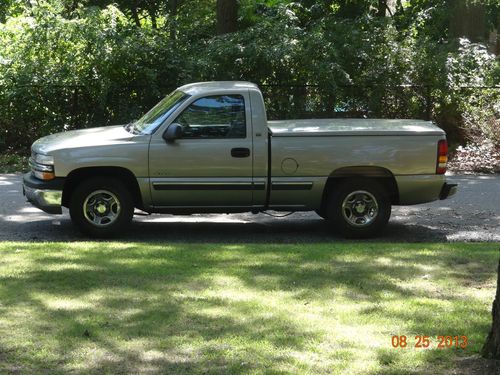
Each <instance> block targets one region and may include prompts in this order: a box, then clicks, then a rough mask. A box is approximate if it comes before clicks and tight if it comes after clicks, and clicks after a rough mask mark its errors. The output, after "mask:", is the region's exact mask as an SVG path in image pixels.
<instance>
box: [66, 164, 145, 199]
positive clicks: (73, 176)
mask: <svg viewBox="0 0 500 375" xmlns="http://www.w3.org/2000/svg"><path fill="white" fill-rule="evenodd" d="M93 177H108V178H115V179H117V180H120V181H121V182H123V183H124V186H126V188H127V189H128V190H129V191H130V193H131V194H132V198H133V201H134V206H135V207H138V208H142V207H143V202H142V196H141V191H140V188H139V184H138V182H137V178H136V177H135V175H134V174H133V173H132V171H130V170H129V169H127V168H123V167H84V168H78V169H75V170H73V171H71V172H70V173H69V174H68V176H67V177H66V181H65V183H64V190H63V196H62V205H63V206H65V207H69V203H70V199H71V195H72V193H73V191H74V190H75V188H76V187H77V186H78V183H79V182H80V181H82V180H85V179H88V178H93Z"/></svg>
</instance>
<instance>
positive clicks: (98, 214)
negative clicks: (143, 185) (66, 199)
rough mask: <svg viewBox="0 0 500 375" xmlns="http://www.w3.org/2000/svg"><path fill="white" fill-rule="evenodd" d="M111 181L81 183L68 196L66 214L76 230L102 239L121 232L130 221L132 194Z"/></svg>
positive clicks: (119, 183) (90, 180)
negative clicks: (67, 210)
mask: <svg viewBox="0 0 500 375" xmlns="http://www.w3.org/2000/svg"><path fill="white" fill-rule="evenodd" d="M123 185H124V184H123V183H122V182H121V181H120V180H118V179H114V178H106V177H95V178H91V179H89V180H86V181H83V182H81V183H80V184H79V185H78V186H77V187H76V189H75V190H74V191H73V193H72V194H71V198H70V204H69V213H70V216H71V220H72V221H73V223H74V224H75V225H76V226H77V227H78V228H79V229H80V231H81V232H82V233H84V234H86V235H89V236H91V237H98V238H106V237H111V236H113V235H116V234H118V233H120V232H121V231H123V230H124V229H125V228H126V227H127V226H128V225H129V224H130V222H131V221H132V217H133V215H134V204H133V200H132V195H131V194H130V192H129V191H128V190H127V189H126V188H125V187H124V186H123Z"/></svg>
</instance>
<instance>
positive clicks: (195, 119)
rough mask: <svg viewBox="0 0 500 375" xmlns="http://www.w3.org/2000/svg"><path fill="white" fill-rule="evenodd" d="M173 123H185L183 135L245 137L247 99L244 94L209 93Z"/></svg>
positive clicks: (191, 136)
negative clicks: (245, 99) (211, 94)
mask: <svg viewBox="0 0 500 375" xmlns="http://www.w3.org/2000/svg"><path fill="white" fill-rule="evenodd" d="M174 122H177V123H179V124H180V125H182V130H183V132H182V138H245V137H246V133H247V131H246V121H245V101H244V99H243V96H241V95H214V96H206V97H204V98H200V99H198V100H196V101H195V102H193V103H191V104H190V105H189V107H187V108H186V109H185V110H184V111H183V112H182V113H181V114H180V115H179V116H178V117H177V119H175V121H174Z"/></svg>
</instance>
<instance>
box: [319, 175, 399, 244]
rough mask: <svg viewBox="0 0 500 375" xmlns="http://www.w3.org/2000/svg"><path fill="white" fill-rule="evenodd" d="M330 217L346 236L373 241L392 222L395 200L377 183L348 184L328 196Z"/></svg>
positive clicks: (355, 180)
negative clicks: (393, 202)
mask: <svg viewBox="0 0 500 375" xmlns="http://www.w3.org/2000/svg"><path fill="white" fill-rule="evenodd" d="M327 215H328V218H329V220H330V221H331V223H332V224H333V226H334V228H335V230H336V231H337V232H338V233H339V234H341V235H342V236H344V237H346V238H369V237H373V236H375V235H377V234H379V233H380V232H381V231H382V229H383V228H384V227H385V226H386V224H387V222H388V221H389V217H390V216H391V200H390V198H389V195H388V193H387V191H386V189H385V188H384V187H383V185H381V184H380V183H379V182H377V181H375V180H372V179H363V178H358V179H351V180H345V181H343V182H342V183H341V184H340V185H339V186H338V187H336V188H335V189H334V190H333V191H332V192H331V193H330V195H329V196H328V202H327Z"/></svg>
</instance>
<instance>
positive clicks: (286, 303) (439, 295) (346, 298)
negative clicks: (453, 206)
mask: <svg viewBox="0 0 500 375" xmlns="http://www.w3.org/2000/svg"><path fill="white" fill-rule="evenodd" d="M498 247H499V246H498V244H373V243H342V244H335V243H317V244H309V245H304V244H300V245H290V244H287V245H280V244H206V245H199V244H167V243H165V244H161V243H154V244H144V243H120V242H112V243H106V242H100V243H92V242H89V243H85V242H83V243H25V242H21V243H11V242H3V243H0V373H5V372H7V373H9V372H20V373H23V374H30V373H33V374H39V373H50V374H57V373H67V372H74V373H95V374H103V373H109V374H117V373H176V374H192V373H212V374H220V373H230V374H239V373H241V374H252V373H255V374H260V373H271V374H273V373H274V374H279V373H300V374H303V373H311V374H317V373H329V374H330V373H334V374H335V373H347V374H391V373H392V374H405V373H441V372H442V370H444V369H447V368H449V367H450V366H452V365H453V361H454V360H455V359H456V358H457V357H460V356H470V355H471V354H475V353H478V352H479V350H480V348H481V346H482V344H483V342H484V339H485V337H486V334H487V331H488V329H489V326H490V306H491V302H492V300H493V296H494V290H495V280H496V279H495V278H496V275H495V268H496V264H497V261H498ZM392 335H406V336H408V338H409V342H410V343H411V344H414V342H415V340H414V336H415V335H428V336H430V337H431V340H432V345H431V349H426V350H424V349H415V348H413V347H408V348H406V349H394V348H392V347H391V336H392ZM437 335H466V336H468V339H469V345H468V347H467V348H466V349H465V350H463V349H444V350H443V349H436V336H437Z"/></svg>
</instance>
